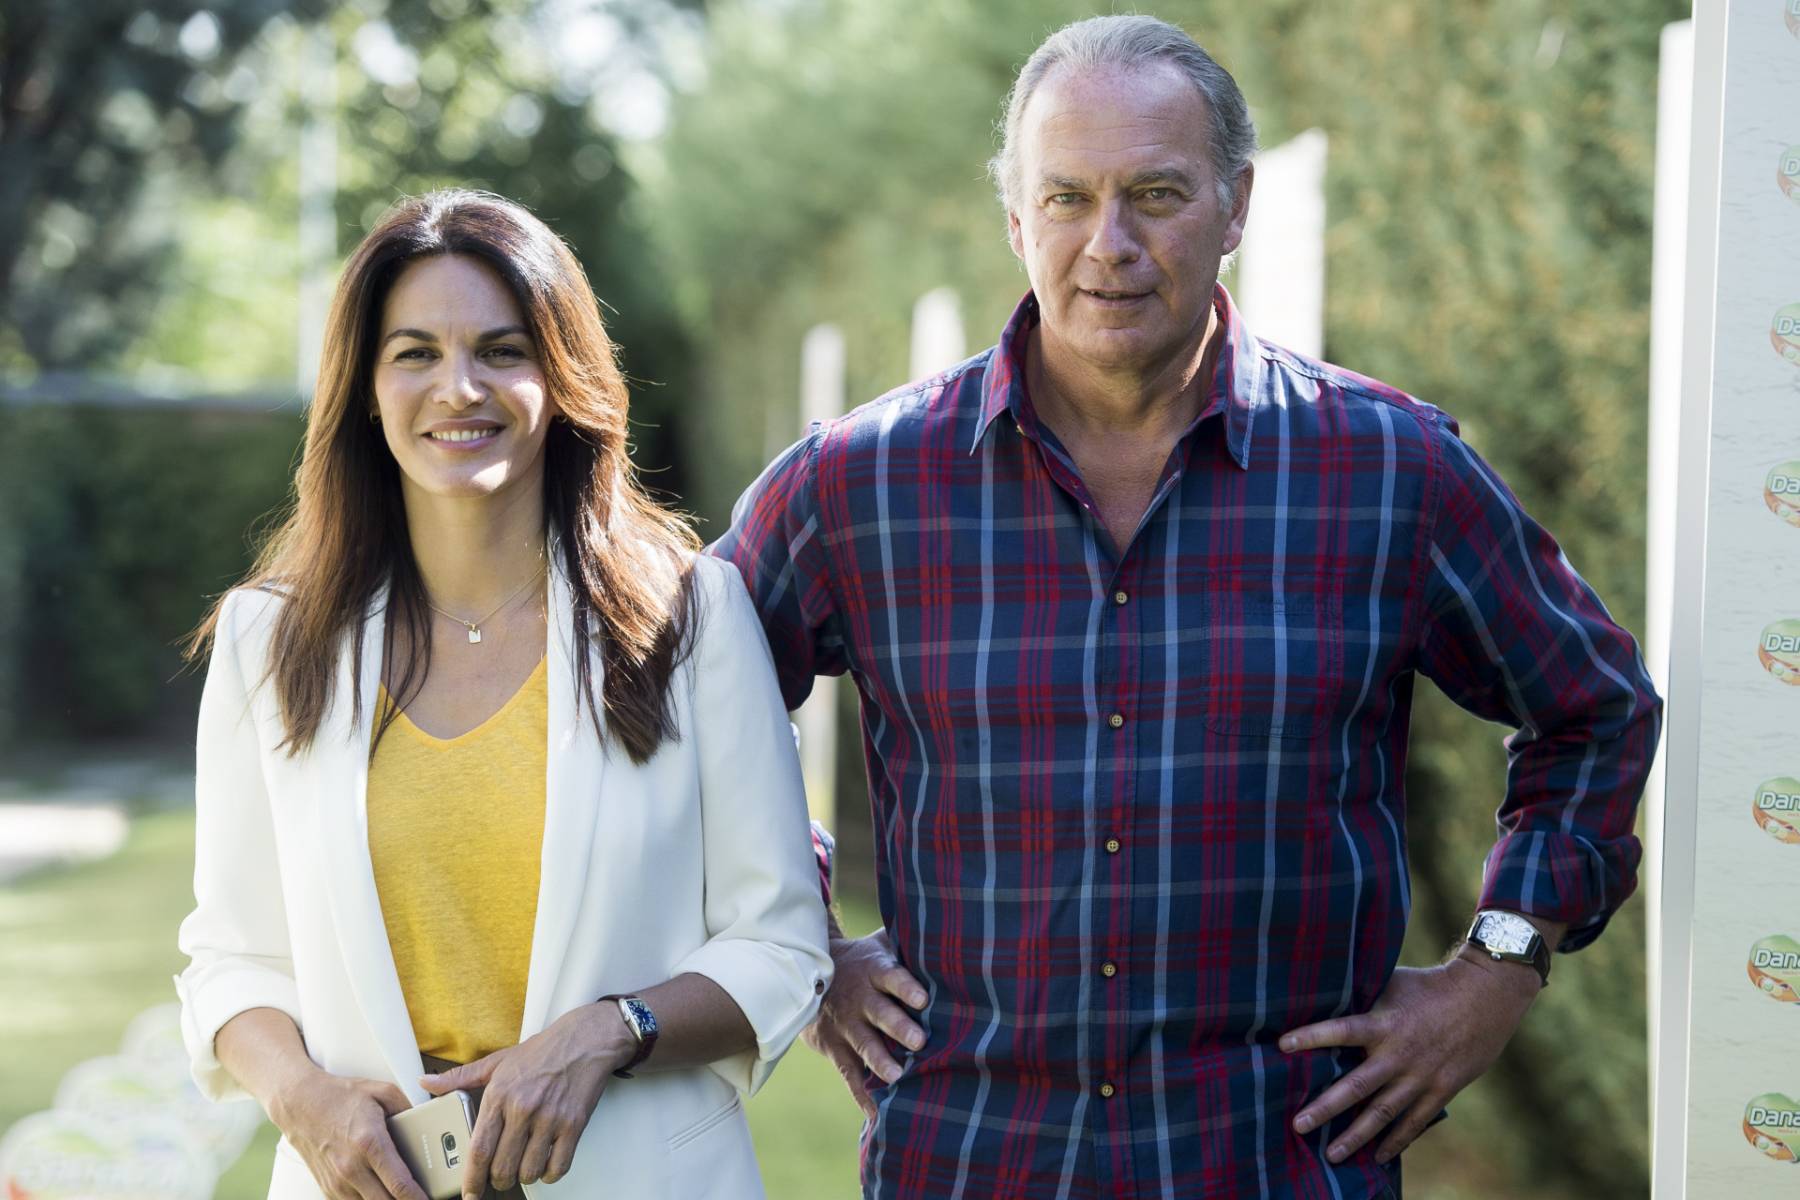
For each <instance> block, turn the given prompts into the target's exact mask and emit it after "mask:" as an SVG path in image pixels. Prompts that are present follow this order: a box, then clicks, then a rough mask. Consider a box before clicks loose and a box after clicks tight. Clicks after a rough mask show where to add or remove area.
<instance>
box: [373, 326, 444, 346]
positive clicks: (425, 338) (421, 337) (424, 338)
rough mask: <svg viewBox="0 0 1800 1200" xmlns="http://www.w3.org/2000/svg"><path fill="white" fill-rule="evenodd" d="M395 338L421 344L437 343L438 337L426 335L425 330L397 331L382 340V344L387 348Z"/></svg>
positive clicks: (431, 334)
mask: <svg viewBox="0 0 1800 1200" xmlns="http://www.w3.org/2000/svg"><path fill="white" fill-rule="evenodd" d="M395 338H412V339H413V340H414V341H420V342H435V341H437V335H436V334H435V333H426V332H425V331H424V330H423V329H396V330H393V331H392V332H390V333H389V334H388V335H387V336H386V337H384V338H382V339H381V344H382V345H384V346H385V345H387V344H388V343H389V342H391V341H393V340H394V339H395Z"/></svg>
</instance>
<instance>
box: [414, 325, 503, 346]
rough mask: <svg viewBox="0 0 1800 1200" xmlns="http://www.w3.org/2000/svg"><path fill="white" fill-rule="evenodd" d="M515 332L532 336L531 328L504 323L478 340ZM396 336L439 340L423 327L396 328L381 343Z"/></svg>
mask: <svg viewBox="0 0 1800 1200" xmlns="http://www.w3.org/2000/svg"><path fill="white" fill-rule="evenodd" d="M514 334H520V335H523V336H525V337H530V336H531V330H529V329H527V328H525V327H524V326H523V325H502V326H500V327H499V328H497V329H489V330H487V331H485V332H484V333H482V334H481V335H480V336H478V337H477V338H476V341H481V342H491V341H493V340H494V339H496V338H503V337H511V336H512V335H514ZM395 338H412V339H413V340H414V341H416V342H435V341H437V340H438V339H437V334H435V333H428V332H426V331H425V330H423V329H395V330H392V331H391V332H389V333H388V335H387V336H386V337H384V338H382V339H381V344H382V345H383V346H385V345H387V344H388V343H389V342H391V341H393V340H394V339H395Z"/></svg>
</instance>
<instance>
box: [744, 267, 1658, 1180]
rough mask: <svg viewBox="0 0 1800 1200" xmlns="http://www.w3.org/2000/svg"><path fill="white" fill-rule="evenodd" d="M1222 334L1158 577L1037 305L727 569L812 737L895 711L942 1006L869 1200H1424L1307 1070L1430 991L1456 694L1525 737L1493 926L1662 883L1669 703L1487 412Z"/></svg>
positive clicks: (834, 426) (897, 803) (887, 1113)
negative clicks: (1078, 450)
mask: <svg viewBox="0 0 1800 1200" xmlns="http://www.w3.org/2000/svg"><path fill="white" fill-rule="evenodd" d="M1215 307H1216V309H1217V311H1218V313H1219V315H1220V317H1221V318H1222V320H1223V323H1224V330H1223V338H1222V344H1221V350H1220V357H1219V360H1218V367H1217V370H1216V372H1215V373H1214V376H1213V380H1212V384H1211V387H1210V390H1209V392H1208V394H1207V396H1206V401H1205V404H1204V406H1203V408H1202V410H1201V412H1200V414H1199V416H1198V417H1197V418H1196V419H1195V420H1194V422H1193V423H1192V425H1191V426H1190V427H1189V428H1188V429H1187V430H1186V431H1185V432H1184V434H1183V435H1182V437H1181V438H1180V440H1179V441H1178V442H1177V443H1176V445H1175V447H1174V450H1173V452H1172V453H1171V454H1170V456H1169V459H1168V462H1167V464H1166V466H1165V467H1164V469H1163V472H1162V476H1161V480H1160V483H1159V485H1158V487H1157V489H1156V492H1155V494H1154V497H1153V499H1152V500H1151V502H1150V505H1149V509H1148V511H1147V512H1146V513H1145V515H1144V518H1143V521H1142V524H1141V525H1140V526H1139V528H1138V530H1137V532H1136V534H1135V536H1134V537H1133V538H1132V540H1131V542H1130V544H1129V545H1128V546H1127V547H1125V548H1124V550H1123V552H1122V553H1120V552H1115V550H1114V547H1113V543H1112V541H1111V538H1110V537H1109V536H1108V535H1107V534H1106V532H1105V529H1104V526H1103V525H1102V524H1101V522H1100V521H1099V519H1098V517H1097V509H1096V506H1095V504H1094V501H1093V498H1092V496H1091V495H1090V493H1089V492H1088V489H1087V488H1086V487H1085V486H1084V485H1083V483H1082V480H1081V476H1080V473H1079V472H1078V471H1077V470H1076V467H1075V463H1074V461H1073V459H1072V458H1071V456H1070V455H1069V454H1068V452H1067V451H1066V450H1065V449H1064V448H1063V446H1062V444H1061V443H1060V442H1059V441H1058V440H1057V437H1056V435H1055V434H1054V433H1053V432H1052V431H1051V430H1050V429H1049V428H1048V427H1046V426H1045V425H1044V424H1042V423H1041V422H1040V421H1038V419H1037V418H1036V416H1035V415H1034V412H1033V409H1032V406H1031V402H1030V399H1029V397H1028V396H1027V395H1026V392H1025V383H1024V378H1025V375H1024V369H1023V363H1024V358H1023V354H1024V345H1025V342H1026V339H1027V337H1028V336H1029V335H1030V332H1031V330H1032V329H1033V328H1034V327H1035V326H1036V324H1037V319H1038V317H1037V307H1036V303H1035V301H1034V300H1033V298H1032V297H1030V296H1027V297H1026V298H1025V300H1024V302H1023V303H1021V305H1020V306H1019V308H1018V310H1017V311H1016V312H1015V313H1014V315H1013V317H1012V319H1011V321H1009V322H1008V324H1007V327H1006V330H1005V332H1004V333H1003V334H1002V336H1001V339H1000V344H999V345H998V346H997V347H995V348H993V349H990V350H988V351H986V352H984V353H982V354H979V355H976V356H975V357H974V358H972V359H970V360H968V361H967V362H965V363H963V364H961V365H960V366H958V367H956V368H954V369H952V370H951V371H949V372H947V373H945V374H944V375H941V376H939V377H937V378H934V379H931V380H928V381H926V382H923V383H920V384H915V385H912V386H909V387H906V388H902V389H900V390H898V391H895V392H893V393H890V394H889V395H886V396H884V397H882V398H880V399H878V400H876V401H874V402H872V403H870V404H867V405H864V406H863V407H861V408H859V409H857V410H856V411H854V412H852V413H850V414H849V415H847V416H845V417H843V418H841V419H839V420H835V421H831V422H828V423H826V424H824V425H822V426H819V427H816V428H815V429H814V430H813V432H812V433H811V435H810V436H808V437H807V438H805V439H804V440H803V441H801V442H800V443H798V444H797V445H795V446H794V447H793V448H791V449H790V450H788V451H787V452H786V453H785V454H783V455H782V456H781V458H779V459H778V460H777V461H776V462H775V463H774V464H773V465H772V466H770V467H769V469H768V470H767V471H766V472H765V473H764V474H763V476H762V478H760V479H759V480H757V482H756V483H755V484H754V485H753V486H752V487H751V488H750V489H749V491H747V492H746V493H745V495H744V497H743V498H742V500H740V501H739V503H738V506H737V510H736V513H735V515H734V518H733V521H732V526H731V529H730V531H729V532H728V533H727V534H726V536H725V537H724V538H723V539H722V540H721V541H720V542H719V543H718V545H717V546H715V547H714V550H713V552H714V553H716V554H719V555H721V556H723V557H726V558H728V559H730V560H731V561H732V562H734V563H735V564H736V565H737V566H738V568H739V569H740V570H741V572H742V573H743V575H744V578H745V580H746V581H747V583H748V585H749V588H750V593H751V595H752V596H753V597H754V598H755V601H756V603H757V606H758V608H759V609H760V611H761V614H762V619H763V622H764V627H765V629H766V631H767V633H768V637H769V642H770V645H771V646H772V648H773V650H774V655H775V662H776V665H777V669H778V672H779V674H780V677H781V681H782V687H783V689H784V691H785V694H786V697H787V702H788V704H789V705H790V706H797V705H798V704H799V703H800V702H801V701H802V700H803V699H804V698H805V697H806V695H807V693H808V691H809V690H810V688H811V686H812V681H813V678H814V677H815V676H817V675H835V674H840V673H842V672H845V671H848V672H850V674H851V675H852V677H853V678H854V679H855V681H856V685H857V688H858V690H859V692H860V693H861V698H862V732H863V744H864V751H865V754H866V757H867V761H868V773H869V792H870V797H871V800H872V803H873V805H874V814H873V815H874V826H875V830H876V840H877V846H876V858H875V862H876V871H877V882H878V887H879V900H880V906H881V915H882V918H883V920H884V922H885V923H886V925H887V928H888V930H889V932H890V934H891V935H892V938H893V942H894V946H895V949H896V951H897V953H898V954H899V956H900V959H901V961H902V962H903V963H904V964H905V966H906V967H907V968H908V969H909V970H910V971H912V972H913V973H914V974H915V975H917V976H918V978H919V979H920V980H921V981H922V982H923V983H924V984H925V986H926V988H927V989H928V990H929V993H930V1001H929V1003H928V1004H927V1005H926V1007H925V1009H924V1012H923V1014H922V1022H923V1024H924V1026H925V1029H926V1031H927V1039H928V1040H927V1043H926V1045H925V1048H924V1049H922V1050H920V1051H918V1052H917V1053H914V1054H909V1055H906V1056H905V1057H904V1058H903V1060H902V1061H903V1064H904V1067H905V1074H904V1076H903V1077H902V1078H901V1079H900V1080H899V1082H897V1083H895V1084H893V1085H892V1086H888V1087H883V1086H881V1085H880V1081H879V1080H874V1079H871V1080H870V1082H871V1084H872V1085H873V1086H874V1095H875V1097H876V1099H877V1102H878V1105H879V1111H878V1115H877V1116H876V1117H875V1119H874V1120H873V1121H872V1122H871V1123H870V1126H869V1127H868V1129H867V1130H866V1131H865V1138H864V1144H863V1158H862V1176H863V1189H864V1194H865V1195H866V1196H868V1197H878V1198H880V1200H912V1198H915V1197H916V1198H918V1200H946V1198H954V1197H969V1198H971V1200H976V1198H982V1200H985V1198H987V1197H1014V1196H1017V1197H1032V1198H1036V1197H1148V1196H1177V1197H1197V1196H1209V1197H1213V1196H1217V1197H1237V1196H1246V1197H1264V1198H1268V1197H1289V1196H1292V1197H1309V1198H1310V1197H1316V1198H1319V1200H1325V1198H1332V1200H1361V1198H1362V1197H1370V1196H1385V1195H1389V1194H1397V1193H1398V1175H1397V1168H1396V1170H1395V1171H1393V1172H1391V1173H1390V1171H1388V1170H1385V1169H1384V1168H1382V1167H1381V1166H1378V1165H1377V1164H1376V1163H1375V1161H1374V1157H1373V1147H1374V1143H1371V1145H1370V1146H1369V1147H1368V1148H1366V1149H1364V1150H1363V1151H1361V1152H1360V1153H1358V1154H1356V1155H1353V1156H1352V1157H1351V1158H1349V1159H1348V1160H1347V1161H1345V1162H1344V1163H1342V1164H1339V1165H1336V1166H1333V1165H1331V1164H1329V1163H1327V1162H1326V1159H1325V1148H1326V1146H1327V1145H1328V1144H1329V1143H1330V1141H1331V1139H1332V1138H1333V1137H1334V1136H1335V1135H1337V1134H1339V1133H1341V1132H1342V1131H1343V1130H1344V1129H1345V1128H1346V1127H1347V1126H1348V1123H1349V1121H1350V1120H1351V1119H1353V1117H1354V1115H1355V1110H1354V1109H1353V1110H1352V1112H1351V1113H1350V1114H1348V1115H1346V1116H1345V1117H1342V1118H1340V1119H1339V1120H1337V1121H1335V1122H1332V1123H1330V1124H1329V1125H1328V1126H1327V1127H1326V1128H1324V1129H1322V1130H1318V1131H1315V1132H1314V1133H1312V1134H1310V1135H1308V1136H1304V1137H1303V1136H1300V1135H1298V1134H1295V1133H1294V1132H1293V1130H1292V1127H1291V1125H1290V1122H1291V1120H1292V1118H1293V1116H1294V1114H1295V1113H1296V1112H1297V1111H1298V1110H1299V1108H1300V1107H1301V1105H1302V1104H1303V1103H1304V1102H1305V1101H1306V1100H1308V1099H1309V1098H1311V1097H1313V1096H1316V1095H1318V1094H1319V1092H1321V1091H1322V1090H1323V1089H1324V1088H1325V1087H1326V1086H1327V1085H1328V1084H1330V1083H1331V1081H1332V1080H1334V1079H1336V1078H1338V1077H1339V1076H1341V1075H1343V1074H1344V1073H1346V1072H1347V1071H1348V1070H1349V1069H1351V1068H1352V1067H1354V1066H1355V1065H1356V1063H1357V1062H1358V1061H1360V1060H1359V1058H1358V1053H1359V1052H1357V1051H1353V1050H1332V1051H1317V1052H1308V1053H1298V1054H1294V1055H1291V1056H1290V1055H1284V1054H1282V1053H1281V1051H1280V1050H1279V1049H1277V1048H1276V1046H1275V1041H1276V1039H1277V1038H1278V1037H1279V1036H1280V1035H1281V1034H1282V1033H1283V1032H1285V1031H1287V1030H1289V1029H1292V1028H1294V1027H1296V1026H1299V1025H1304V1024H1307V1023H1308V1022H1312V1021H1317V1020H1320V1019H1322V1018H1325V1017H1328V1016H1334V1015H1340V1014H1344V1013H1351V1012H1361V1011H1365V1010H1367V1009H1368V1008H1369V1007H1370V1006H1371V1005H1372V1004H1373V1003H1374V1001H1375V999H1376V997H1377V996H1378V995H1379V994H1380V993H1381V991H1382V988H1383V986H1384V985H1385V984H1386V982H1387V980H1388V977H1389V974H1390V973H1391V972H1392V971H1393V969H1394V965H1395V962H1396V959H1397V957H1398V955H1399V952H1400V942H1401V937H1402V935H1403V933H1404V931H1405V928H1406V916H1407V909H1408V901H1409V896H1408V887H1407V873H1406V853H1405V802H1404V794H1403V789H1402V775H1403V773H1404V767H1405V762H1406V744H1407V724H1408V717H1409V712H1410V708H1411V700H1412V689H1413V674H1414V672H1422V673H1424V674H1425V675H1426V676H1427V677H1429V678H1430V679H1432V680H1433V681H1435V682H1436V683H1437V684H1438V685H1439V686H1440V687H1442V688H1443V689H1444V690H1445V691H1446V692H1447V693H1448V694H1449V695H1450V696H1451V697H1452V698H1454V699H1455V700H1456V701H1457V702H1458V703H1460V704H1461V705H1462V706H1463V707H1465V708H1467V709H1469V710H1471V711H1473V712H1475V713H1478V714H1480V715H1481V716H1483V717H1487V718H1489V719H1492V720H1495V721H1502V722H1505V723H1507V724H1508V725H1511V726H1513V727H1515V728H1516V729H1517V730H1518V732H1516V733H1515V734H1513V736H1512V738H1511V739H1510V741H1509V749H1510V760H1511V766H1510V770H1509V774H1508V779H1507V789H1506V798H1505V801H1504V803H1503V804H1502V806H1501V808H1500V811H1499V834H1500V837H1499V840H1498V842H1497V844H1496V845H1495V847H1494V849H1493V851H1492V853H1491V854H1490V855H1489V856H1488V860H1487V864H1486V870H1485V876H1484V878H1485V883H1484V887H1483V890H1482V904H1483V906H1484V907H1489V906H1491V907H1498V908H1505V909H1512V910H1515V911H1520V912H1525V913H1531V914H1536V915H1539V916H1543V917H1548V918H1554V919H1556V920H1560V921H1565V922H1567V923H1568V926H1569V933H1568V936H1567V938H1566V940H1565V941H1564V943H1563V945H1562V947H1561V948H1562V949H1564V950H1572V949H1575V948H1577V947H1579V946H1582V945H1584V944H1586V943H1587V942H1588V941H1590V940H1591V939H1593V938H1594V937H1595V936H1596V935H1597V934H1598V933H1599V932H1600V930H1601V928H1602V927H1603V926H1604V925H1605V923H1606V921H1607V918H1608V917H1609V916H1610V915H1611V914H1612V912H1613V911H1615V910H1616V909H1617V908H1618V906H1619V905H1620V903H1621V902H1623V901H1624V900H1625V898H1626V897H1627V896H1628V895H1630V894H1631V891H1632V889H1633V887H1634V885H1635V873H1636V868H1637V863H1638V858H1639V854H1640V850H1639V846H1638V843H1637V840H1636V839H1635V838H1634V837H1633V836H1632V833H1631V830H1632V821H1633V815H1634V811H1635V807H1636V803H1637V799H1638V794H1639V791H1640V789H1641V787H1642V785H1643V780H1644V776H1645V774H1646V772H1647V770H1648V768H1649V765H1650V758H1651V753H1652V750H1653V748H1654V746H1655V745H1656V738H1657V729H1658V723H1659V711H1660V702H1659V700H1658V699H1657V697H1656V695H1655V693H1654V692H1653V691H1652V689H1651V684H1650V681H1649V679H1648V677H1647V675H1646V673H1645V671H1644V667H1643V663H1642V661H1641V659H1640V658H1639V655H1638V652H1637V647H1636V645H1635V643H1634V642H1633V641H1632V639H1631V637H1630V635H1629V634H1627V633H1626V632H1625V631H1624V630H1622V629H1620V628H1619V627H1618V626H1617V625H1615V624H1614V623H1613V622H1612V621H1611V620H1610V619H1609V618H1608V616H1607V613H1606V610H1605V609H1604V608H1603V607H1602V605H1601V603H1600V601H1599V599H1598V598H1596V597H1595V595H1594V593H1593V592H1592V591H1591V590H1590V589H1589V588H1588V587H1587V585H1586V584H1585V583H1583V582H1582V580H1581V579H1580V577H1578V576H1577V575H1576V574H1575V571H1574V569H1573V568H1572V567H1571V566H1570V565H1569V563H1568V561H1567V560H1566V559H1565V558H1564V557H1563V556H1562V553H1561V551H1560V550H1559V549H1558V548H1557V545H1556V543H1555V542H1554V541H1553V540H1552V539H1551V537H1550V535H1549V534H1548V533H1546V532H1545V531H1544V530H1543V529H1542V528H1541V527H1539V526H1538V525H1537V524H1535V523H1534V522H1533V521H1532V520H1531V518H1530V517H1528V516H1526V515H1525V513H1524V511H1523V510H1522V509H1521V508H1520V506H1519V503H1518V501H1517V500H1516V499H1514V497H1513V496H1512V494H1511V493H1510V492H1509V491H1508V490H1507V489H1506V487H1505V485H1504V484H1502V483H1501V482H1500V480H1499V478H1498V477H1496V476H1495V475H1494V473H1493V472H1492V470H1490V469H1489V468H1488V467H1487V465H1486V464H1485V463H1483V462H1482V461H1481V460H1480V459H1479V458H1478V457H1476V455H1475V453H1474V452H1473V451H1472V450H1470V449H1469V448H1468V447H1467V446H1466V445H1464V444H1463V443H1462V441H1460V440H1459V438H1458V437H1457V432H1456V425H1455V423H1454V422H1453V421H1452V420H1451V419H1450V418H1449V417H1447V416H1446V415H1445V414H1443V413H1442V412H1440V411H1439V410H1437V409H1435V408H1433V407H1431V406H1430V405H1427V404H1423V403H1421V402H1419V401H1417V400H1414V399H1413V398H1411V397H1409V396H1406V395H1404V394H1402V393H1400V392H1398V391H1395V390H1394V389H1393V388H1390V387H1387V386H1386V385H1384V384H1381V383H1378V382H1376V381H1374V380H1371V379H1367V378H1364V377H1362V376H1358V375H1355V374H1353V373H1351V372H1349V371H1346V370H1343V369H1341V368H1339V367H1335V366H1331V365H1329V364H1326V363H1321V362H1317V361H1314V360H1311V359H1307V358H1302V357H1300V356H1299V355H1296V354H1292V353H1290V352H1288V351H1286V350H1283V349H1281V348H1280V347H1277V346H1273V345H1269V344H1267V343H1264V342H1261V341H1258V340H1257V339H1255V338H1253V337H1252V336H1251V335H1250V333H1249V331H1248V330H1247V329H1246V328H1245V326H1244V324H1243V323H1242V321H1241V320H1239V318H1238V317H1237V315H1236V312H1235V310H1234V309H1233V307H1232V303H1231V298H1230V296H1229V295H1228V294H1227V293H1226V292H1225V290H1224V288H1222V287H1221V288H1219V289H1218V292H1217V294H1216V298H1215ZM1472 865H1473V864H1471V866H1472ZM1390 1188H1391V1189H1393V1191H1392V1193H1390V1191H1389V1189H1390Z"/></svg>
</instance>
